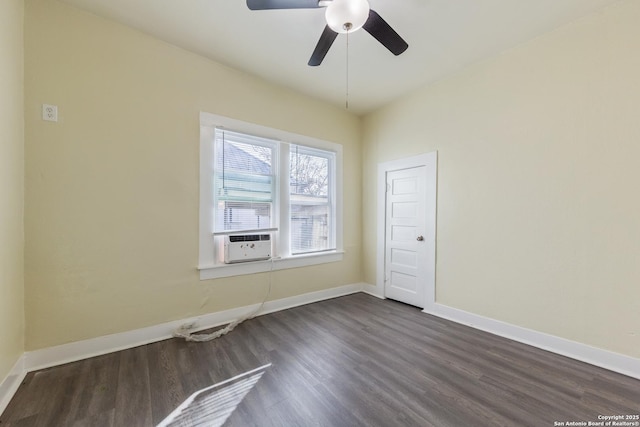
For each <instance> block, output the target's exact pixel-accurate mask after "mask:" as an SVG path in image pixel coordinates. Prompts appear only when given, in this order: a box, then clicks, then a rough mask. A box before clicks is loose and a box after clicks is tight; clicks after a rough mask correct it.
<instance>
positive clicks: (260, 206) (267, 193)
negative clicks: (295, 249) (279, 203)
mask: <svg viewBox="0 0 640 427" xmlns="http://www.w3.org/2000/svg"><path fill="white" fill-rule="evenodd" d="M214 144H215V148H214V149H215V154H214V159H215V165H214V168H213V171H214V176H213V180H214V186H213V187H214V191H215V194H214V201H215V207H214V209H215V214H214V215H215V231H217V232H224V231H236V230H237V231H242V230H259V229H268V228H271V227H273V217H274V215H273V207H274V206H273V205H274V201H275V182H276V180H275V171H274V150H275V147H276V142H275V141H272V140H269V139H266V138H260V137H255V136H251V135H246V134H242V133H238V132H233V131H230V130H226V129H220V128H217V129H216V131H215V141H214Z"/></svg>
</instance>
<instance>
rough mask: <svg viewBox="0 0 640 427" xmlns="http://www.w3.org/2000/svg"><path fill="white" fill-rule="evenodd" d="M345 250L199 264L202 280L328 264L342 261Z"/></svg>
mask: <svg viewBox="0 0 640 427" xmlns="http://www.w3.org/2000/svg"><path fill="white" fill-rule="evenodd" d="M343 258H344V251H343V250H335V251H331V252H324V253H316V254H308V255H295V256H291V257H288V258H277V259H273V261H271V260H265V261H250V262H242V263H237V264H216V265H208V266H199V267H198V270H200V280H207V279H219V278H222V277H231V276H242V275H244V274H255V273H264V272H266V271H271V270H272V269H273V271H277V270H286V269H288V268H298V267H306V266H309V265H318V264H326V263H329V262H337V261H342V259H343Z"/></svg>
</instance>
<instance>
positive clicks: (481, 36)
mask: <svg viewBox="0 0 640 427" xmlns="http://www.w3.org/2000/svg"><path fill="white" fill-rule="evenodd" d="M61 1H63V2H64V3H68V4H71V5H73V6H76V7H79V8H82V9H85V10H87V11H89V12H92V13H94V14H96V15H99V16H103V17H106V18H109V19H113V20H115V21H118V22H121V23H123V24H126V25H128V26H131V27H133V28H136V29H138V30H140V31H143V32H145V33H148V34H150V35H153V36H155V37H157V38H159V39H161V40H164V41H167V42H169V43H172V44H174V45H176V46H179V47H182V48H184V49H187V50H190V51H193V52H196V53H198V54H201V55H203V56H206V57H209V58H211V59H213V60H215V61H218V62H220V63H223V64H226V65H228V66H230V67H233V68H236V69H239V70H243V71H245V72H248V73H251V74H254V75H256V76H260V77H262V78H264V79H266V80H268V81H271V82H274V83H277V84H280V85H283V86H287V87H289V88H292V89H294V90H296V91H299V92H302V93H305V94H307V95H311V96H313V97H316V98H320V99H323V100H325V101H328V102H331V103H333V104H336V105H340V106H342V107H344V105H345V95H346V59H347V51H346V36H345V35H340V36H338V38H337V39H336V41H335V43H334V45H333V46H332V47H331V50H330V51H329V53H328V54H327V56H326V58H325V59H324V62H323V63H322V65H320V66H319V67H309V66H307V61H308V60H309V57H310V56H311V52H312V51H313V49H314V47H315V45H316V43H317V41H318V38H319V37H320V34H321V33H322V30H323V28H324V24H325V21H324V9H296V10H267V11H250V10H249V9H248V8H247V6H246V3H245V0H61ZM615 1H618V0H369V2H370V5H371V8H372V9H373V10H375V11H376V12H378V13H379V14H380V15H381V16H382V17H383V18H384V19H385V20H386V21H387V22H388V23H389V24H390V25H391V26H392V27H393V28H394V29H395V30H396V31H397V32H398V33H399V34H400V35H401V36H402V37H403V38H404V39H405V40H406V41H407V43H408V44H409V49H408V50H407V51H406V52H405V53H403V54H402V55H400V56H398V57H395V56H393V54H391V53H390V52H389V51H388V50H386V49H385V48H384V47H383V46H382V45H381V44H379V43H378V42H377V41H376V40H375V39H374V38H373V37H371V36H370V35H369V34H368V33H366V32H365V31H364V30H359V31H357V32H355V33H353V34H351V35H350V36H349V52H348V53H349V110H350V111H352V112H354V113H357V114H363V113H367V112H370V111H372V110H374V109H376V108H378V107H380V106H382V105H384V104H385V103H387V102H389V101H391V100H393V99H394V98H396V97H398V96H400V95H402V94H404V93H406V92H408V91H410V90H411V89H414V88H417V87H419V86H422V85H424V84H426V83H430V82H433V81H436V80H439V79H441V78H443V77H444V76H447V75H449V74H451V73H455V72H457V71H459V70H460V69H462V68H464V67H465V66H467V65H469V64H471V63H473V62H476V61H479V60H482V59H484V58H487V57H490V56H494V55H496V54H498V53H499V52H501V51H504V50H505V49H508V48H510V47H512V46H515V45H517V44H519V43H522V42H524V41H527V40H530V39H532V38H534V37H536V36H538V35H540V34H543V33H545V32H548V31H551V30H553V29H554V28H557V27H558V26H560V25H562V24H565V23H568V22H571V21H573V20H575V19H577V18H579V17H581V16H584V15H586V14H588V13H590V12H593V11H595V10H597V9H599V8H602V7H604V6H606V5H608V4H611V3H614V2H615Z"/></svg>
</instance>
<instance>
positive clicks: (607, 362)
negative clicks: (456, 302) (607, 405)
mask: <svg viewBox="0 0 640 427" xmlns="http://www.w3.org/2000/svg"><path fill="white" fill-rule="evenodd" d="M423 312H424V313H428V314H432V315H434V316H437V317H441V318H443V319H447V320H451V321H453V322H456V323H460V324H463V325H467V326H471V327H472V328H475V329H480V330H482V331H485V332H489V333H492V334H494V335H499V336H501V337H505V338H509V339H511V340H514V341H518V342H521V343H523V344H528V345H531V346H533V347H537V348H541V349H543V350H547V351H550V352H552V353H556V354H560V355H562V356H566V357H570V358H572V359H575V360H579V361H581V362H586V363H589V364H591V365H595V366H599V367H601V368H605V369H608V370H610V371H614V372H618V373H620V374H624V375H627V376H629V377H633V378H637V379H640V359H636V358H633V357H630V356H625V355H622V354H618V353H614V352H612V351H608V350H603V349H600V348H596V347H591V346H589V345H586V344H581V343H579V342H575V341H571V340H567V339H564V338H560V337H557V336H554V335H549V334H545V333H542V332H538V331H534V330H531V329H527V328H522V327H520V326H515V325H512V324H509V323H505V322H501V321H499V320H494V319H491V318H488V317H484V316H480V315H477V314H473V313H469V312H467V311H464V310H459V309H456V308H452V307H449V306H446V305H442V304H437V303H436V304H435V305H434V308H433V310H423Z"/></svg>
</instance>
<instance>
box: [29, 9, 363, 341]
mask: <svg viewBox="0 0 640 427" xmlns="http://www.w3.org/2000/svg"><path fill="white" fill-rule="evenodd" d="M25 67H26V68H25V84H26V92H25V111H26V158H27V162H26V207H25V209H26V216H25V232H26V249H25V280H26V296H27V304H26V307H27V334H26V342H27V349H28V350H34V349H38V348H42V347H46V346H51V345H56V344H62V343H66V342H71V341H76V340H81V339H86V338H91V337H96V336H100V335H104V334H109V333H115V332H121V331H127V330H131V329H135V328H140V327H144V326H148V325H154V324H158V323H161V322H166V321H170V320H175V319H182V318H186V317H189V316H194V315H197V314H201V313H208V312H215V311H219V310H225V309H229V308H233V307H238V306H244V305H248V304H253V303H256V302H259V301H260V300H261V299H262V297H263V295H264V293H265V291H266V289H267V283H268V282H267V279H268V277H267V275H266V274H260V275H250V276H241V277H236V278H232V279H219V280H210V281H200V280H199V279H198V272H197V270H196V265H197V263H198V203H199V201H198V191H199V190H198V185H199V181H198V180H199V178H198V164H199V163H198V162H199V160H198V155H199V112H200V111H201V110H202V111H207V112H210V113H214V114H220V115H224V116H228V117H232V118H236V119H240V120H244V121H248V122H253V123H256V124H260V125H265V126H270V127H274V128H279V129H283V130H286V131H289V132H294V133H299V134H305V135H309V136H312V137H315V138H320V139H326V140H329V141H333V142H336V143H339V144H342V145H343V146H344V165H345V167H344V171H345V176H346V179H345V182H346V187H345V190H344V197H345V227H344V228H345V235H344V241H345V249H346V252H347V253H346V256H345V260H344V261H343V262H340V263H333V264H327V265H324V266H314V267H309V268H300V269H293V270H287V271H279V272H276V273H274V278H273V284H274V285H273V292H272V297H271V298H272V299H277V298H283V297H287V296H292V295H296V294H302V293H306V292H312V291H316V290H320V289H325V288H331V287H335V286H339V285H343V284H348V283H354V282H358V281H360V279H361V254H360V241H361V236H360V225H359V218H360V188H361V177H362V169H361V159H360V152H361V147H360V120H359V118H357V117H355V116H353V115H351V114H349V113H347V112H345V111H343V110H341V109H339V108H334V107H329V106H327V105H326V104H323V103H321V102H318V101H314V100H311V99H309V98H306V97H304V96H301V95H298V94H295V93H293V92H290V91H287V90H284V89H282V88H279V87H276V86H273V85H270V84H267V83H265V82H263V81H261V80H259V79H257V78H254V77H251V76H249V75H245V74H242V73H240V72H238V71H234V70H232V69H229V68H226V67H224V66H222V65H219V64H217V63H215V62H212V61H209V60H206V59H204V58H202V57H199V56H197V55H195V54H192V53H190V52H186V51H184V50H181V49H178V48H176V47H174V46H171V45H168V44H165V43H162V42H160V41H158V40H156V39H153V38H151V37H148V36H146V35H144V34H141V33H138V32H135V31H133V30H131V29H128V28H126V27H124V26H121V25H118V24H115V23H113V22H110V21H106V20H103V19H100V18H97V17H95V16H93V15H90V14H87V13H84V12H81V11H78V10H76V9H73V8H71V7H69V6H66V5H63V4H60V3H58V2H55V1H44V0H27V2H26V23H25ZM43 103H49V104H56V105H58V106H59V115H60V121H59V122H58V123H50V122H44V121H42V120H40V108H41V104H43Z"/></svg>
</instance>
